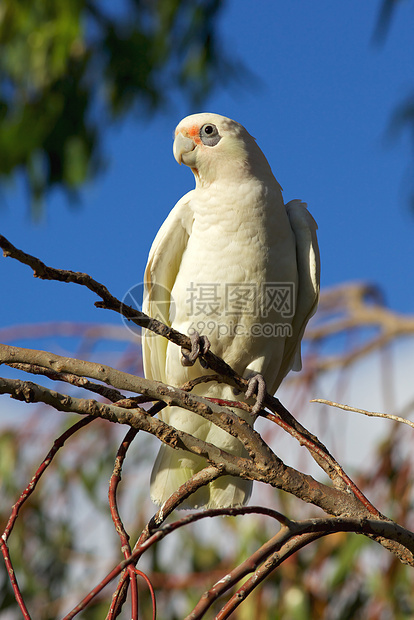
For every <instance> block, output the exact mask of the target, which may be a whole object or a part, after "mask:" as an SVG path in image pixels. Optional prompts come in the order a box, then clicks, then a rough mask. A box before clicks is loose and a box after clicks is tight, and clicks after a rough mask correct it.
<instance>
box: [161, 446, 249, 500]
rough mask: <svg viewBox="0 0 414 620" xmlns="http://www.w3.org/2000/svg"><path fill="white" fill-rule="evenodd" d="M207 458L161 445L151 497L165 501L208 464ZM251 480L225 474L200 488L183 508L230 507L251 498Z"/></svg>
mask: <svg viewBox="0 0 414 620" xmlns="http://www.w3.org/2000/svg"><path fill="white" fill-rule="evenodd" d="M206 465H207V461H206V460H205V459H203V458H201V457H198V456H195V455H193V454H191V453H189V452H186V451H184V450H175V449H174V448H170V447H169V446H166V445H162V446H161V448H160V451H159V452H158V456H157V458H156V461H155V463H154V467H153V470H152V474H151V499H152V501H153V502H154V503H155V504H159V505H162V504H163V503H164V502H165V501H166V500H167V499H168V498H169V497H170V496H171V495H172V494H173V493H174V492H175V491H177V489H178V488H179V487H180V486H181V485H182V484H184V483H185V482H187V481H188V480H189V478H191V476H193V475H194V474H195V473H197V472H199V471H201V470H202V469H203V468H204V467H206ZM251 491H252V482H251V481H250V480H243V479H241V478H235V477H233V476H222V477H221V478H218V479H217V480H214V481H213V482H210V483H209V484H208V485H206V486H204V487H201V488H200V489H198V490H197V491H196V492H195V493H194V494H193V495H191V496H190V497H189V498H188V499H187V500H186V501H185V502H184V503H183V504H181V505H180V508H187V509H189V508H228V507H233V506H242V505H243V504H246V503H247V502H248V500H249V497H250V495H251Z"/></svg>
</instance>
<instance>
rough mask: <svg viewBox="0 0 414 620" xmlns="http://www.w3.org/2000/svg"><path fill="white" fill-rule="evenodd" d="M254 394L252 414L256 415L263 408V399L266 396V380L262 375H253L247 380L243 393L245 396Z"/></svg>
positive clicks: (248, 396)
mask: <svg viewBox="0 0 414 620" xmlns="http://www.w3.org/2000/svg"><path fill="white" fill-rule="evenodd" d="M253 394H256V402H255V404H254V406H253V407H252V415H257V414H258V413H260V411H261V410H262V409H263V408H264V400H265V397H266V381H265V380H264V378H263V375H254V377H250V379H249V380H248V387H247V390H246V393H245V396H246V398H250V397H251V396H253Z"/></svg>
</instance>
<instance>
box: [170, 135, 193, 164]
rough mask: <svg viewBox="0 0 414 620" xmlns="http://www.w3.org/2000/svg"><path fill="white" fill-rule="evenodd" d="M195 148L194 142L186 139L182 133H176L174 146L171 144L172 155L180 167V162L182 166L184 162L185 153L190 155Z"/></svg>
mask: <svg viewBox="0 0 414 620" xmlns="http://www.w3.org/2000/svg"><path fill="white" fill-rule="evenodd" d="M195 147H196V144H195V142H193V140H191V138H186V137H185V136H183V134H182V133H178V134H177V135H176V136H175V140H174V144H173V153H174V157H175V159H176V160H177V162H178V163H179V164H180V165H181V162H183V163H184V164H185V163H186V161H185V160H184V159H183V157H185V155H186V154H187V153H191V151H194V149H195Z"/></svg>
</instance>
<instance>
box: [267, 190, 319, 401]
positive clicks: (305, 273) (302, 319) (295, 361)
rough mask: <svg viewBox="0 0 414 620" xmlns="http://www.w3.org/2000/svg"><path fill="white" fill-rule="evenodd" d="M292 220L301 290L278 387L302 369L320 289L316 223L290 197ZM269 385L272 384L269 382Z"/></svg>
mask: <svg viewBox="0 0 414 620" xmlns="http://www.w3.org/2000/svg"><path fill="white" fill-rule="evenodd" d="M286 211H287V214H288V217H289V222H290V225H291V228H292V230H293V233H294V235H295V239H296V261H297V269H298V290H297V292H296V306H295V309H294V311H295V314H294V317H293V320H292V333H291V337H290V338H287V339H286V346H285V351H284V356H283V363H282V367H281V369H280V371H279V374H278V377H277V379H276V381H275V384H274V386H273V387H274V388H275V391H276V389H277V388H278V386H279V384H280V382H281V381H282V379H283V377H285V376H286V375H287V373H288V372H289V370H301V368H302V358H301V340H302V336H303V333H304V331H305V328H306V325H307V323H308V321H309V319H310V318H311V317H312V316H313V315H314V314H315V312H316V308H317V306H318V300H319V289H320V271H321V265H320V256H319V246H318V239H317V236H316V231H317V228H318V226H317V224H316V222H315V220H314V219H313V217H312V215H311V214H310V213H309V211H308V209H307V206H306V203H304V202H301V201H300V200H291V201H290V202H288V203H287V205H286ZM269 387H270V386H269Z"/></svg>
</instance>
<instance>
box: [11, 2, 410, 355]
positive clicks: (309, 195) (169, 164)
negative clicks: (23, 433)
mask: <svg viewBox="0 0 414 620" xmlns="http://www.w3.org/2000/svg"><path fill="white" fill-rule="evenodd" d="M378 10H379V0H365V1H364V2H361V1H360V0H348V1H347V2H346V3H345V2H342V3H341V2H332V0H316V1H314V2H309V1H307V2H306V1H303V2H299V1H298V0H290V1H289V2H280V1H276V2H275V1H270V0H267V1H266V0H263V1H262V2H260V3H257V2H255V3H253V2H251V1H250V0H230V1H229V2H228V3H227V8H226V9H225V10H224V12H223V15H222V18H221V21H220V29H221V32H222V35H223V40H224V44H225V46H226V48H227V50H228V52H230V53H234V55H235V57H236V58H238V59H239V60H241V61H242V62H243V63H244V64H245V65H246V66H247V67H248V68H249V69H250V71H251V72H252V73H254V74H255V75H256V76H257V79H256V80H253V79H250V78H249V77H245V76H244V74H243V73H241V74H240V79H239V82H238V83H237V84H232V85H230V86H229V87H223V86H221V85H220V83H217V85H216V90H215V92H214V93H213V94H212V95H211V96H210V97H209V99H208V101H207V102H206V104H205V105H204V106H203V110H196V109H192V108H189V107H188V105H186V104H184V103H183V102H182V99H181V98H180V97H177V98H176V99H175V104H174V107H173V109H171V110H169V111H168V112H165V113H163V114H162V115H158V116H155V117H154V118H153V119H152V120H151V121H148V120H143V121H141V122H140V121H139V120H138V119H137V118H135V119H130V120H129V121H128V122H125V123H123V124H122V125H120V126H117V127H116V128H112V129H108V130H107V132H106V134H105V136H106V137H105V141H104V146H105V153H106V156H107V158H108V162H109V165H108V169H107V171H106V173H105V174H103V175H101V176H100V177H99V179H98V180H97V181H95V182H94V183H93V184H90V185H89V186H88V187H87V188H85V190H84V191H83V192H82V204H81V206H80V207H79V208H78V209H73V208H70V207H69V206H68V204H67V203H66V201H65V199H64V198H63V197H62V196H61V195H59V194H58V193H57V192H56V193H54V194H53V195H52V196H51V197H50V199H49V200H48V204H47V215H46V217H45V218H44V220H43V221H42V222H41V223H39V224H34V223H33V222H32V221H31V220H30V218H29V216H28V207H27V202H26V195H25V192H24V188H23V187H22V186H21V183H19V181H18V180H17V181H16V183H15V186H14V187H11V188H6V189H5V190H4V197H5V204H4V205H3V206H2V208H1V210H0V231H1V233H2V234H4V235H5V236H7V237H8V238H9V239H10V241H11V242H12V243H14V244H15V245H16V246H18V247H20V248H22V249H24V250H25V251H26V252H29V253H32V254H35V255H37V256H38V257H40V258H41V259H42V260H43V261H44V262H46V263H47V264H50V265H52V266H55V267H62V268H67V269H73V270H79V271H86V272H88V273H89V274H90V275H92V276H93V277H94V278H95V279H97V280H99V281H101V282H103V283H105V284H106V286H107V287H108V288H109V289H110V291H111V292H112V293H113V294H115V295H116V296H118V297H121V298H122V297H123V296H124V294H125V293H126V292H127V291H128V289H129V288H130V287H131V286H133V285H135V284H137V283H139V282H140V281H141V279H142V274H143V270H144V267H145V262H146V257H147V255H148V251H149V248H150V245H151V242H152V240H153V238H154V236H155V234H156V232H157V230H158V228H159V226H160V225H161V223H162V222H163V220H164V219H165V217H166V216H167V214H168V212H169V211H170V209H171V208H172V207H173V206H174V204H175V202H176V201H177V200H178V199H179V198H180V197H181V196H182V195H183V194H184V193H185V192H186V191H188V190H189V189H191V188H192V187H193V178H192V174H191V172H190V171H189V170H187V169H186V168H185V167H184V166H182V167H181V168H180V167H179V166H178V165H177V163H176V162H175V160H174V159H173V156H172V135H173V130H174V127H175V126H176V124H177V123H178V122H179V121H180V119H181V118H182V117H184V116H186V115H187V114H189V113H193V112H198V111H212V112H217V113H220V114H224V115H226V116H230V117H232V118H234V119H235V120H237V121H239V122H241V123H242V124H243V125H244V126H245V127H246V128H247V129H248V131H249V132H250V133H251V134H252V135H254V136H255V137H256V139H257V141H258V143H259V145H260V147H261V148H262V150H263V151H264V153H265V155H266V157H267V159H268V160H269V162H270V164H271V166H272V169H273V171H274V173H275V176H276V177H277V179H278V181H279V182H280V184H281V185H282V187H283V188H284V196H285V200H286V201H288V200H291V199H292V198H301V199H302V200H304V201H306V202H307V203H308V205H309V209H310V210H311V212H312V214H313V215H314V217H315V219H316V220H317V222H318V224H319V239H320V247H321V255H322V286H323V287H327V286H332V285H335V284H338V283H341V282H344V281H349V280H367V281H371V282H374V283H377V284H378V285H379V286H381V288H382V289H383V291H384V293H385V297H386V300H387V303H388V305H389V306H390V307H391V308H393V309H395V310H398V311H401V312H412V311H413V307H414V290H413V286H412V267H413V259H414V215H413V213H412V212H411V211H410V207H409V196H410V190H411V189H412V187H411V186H410V183H409V175H408V173H409V164H410V155H411V145H410V142H409V139H408V138H409V137H408V132H406V134H407V135H404V134H403V135H402V137H401V138H400V139H397V140H395V141H390V140H388V139H387V138H386V133H387V126H388V121H389V119H390V115H391V114H392V113H393V111H394V110H395V108H396V106H397V105H398V104H399V103H400V101H401V100H402V99H404V98H405V97H407V96H408V95H410V94H411V92H412V90H413V86H414V72H413V70H412V67H413V51H414V39H413V36H412V25H413V19H412V18H413V14H414V5H413V3H411V2H407V3H401V6H400V7H399V8H398V10H397V11H396V14H395V18H394V20H393V23H392V26H391V29H390V32H389V35H388V37H387V39H386V41H385V44H384V45H382V46H378V45H373V44H372V33H373V30H374V26H375V22H376V18H377V14H378ZM0 282H1V286H2V291H3V295H2V300H3V303H2V304H1V306H0V327H7V326H11V325H16V324H19V323H36V322H44V321H52V320H53V321H88V322H94V321H99V322H105V323H109V322H111V323H114V324H117V325H120V324H121V319H120V317H118V316H117V315H116V314H114V313H110V312H108V311H103V310H97V309H96V308H95V307H94V305H93V302H94V301H95V299H96V298H95V297H94V295H93V294H92V293H90V292H89V291H87V290H82V289H80V288H79V287H76V286H74V285H65V284H60V283H55V282H43V281H40V280H35V279H34V278H33V277H32V274H31V271H30V270H29V268H27V267H24V266H22V265H20V264H17V263H16V262H15V261H12V260H11V259H7V260H5V259H1V260H0ZM18 344H22V343H20V342H19V343H18Z"/></svg>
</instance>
